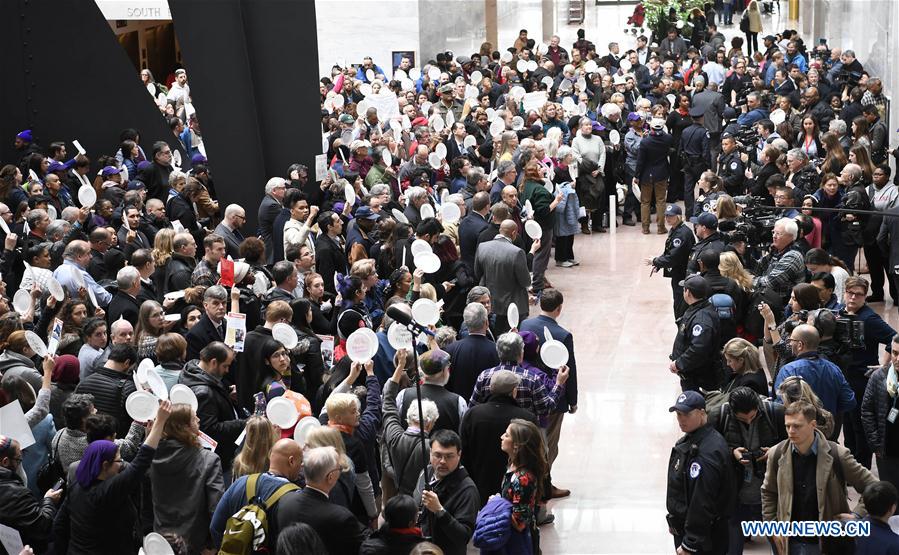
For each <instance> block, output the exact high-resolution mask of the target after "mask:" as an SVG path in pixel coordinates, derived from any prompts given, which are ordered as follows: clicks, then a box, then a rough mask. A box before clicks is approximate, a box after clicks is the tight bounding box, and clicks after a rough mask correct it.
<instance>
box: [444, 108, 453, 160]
mask: <svg viewBox="0 0 899 555" xmlns="http://www.w3.org/2000/svg"><path fill="white" fill-rule="evenodd" d="M454 123H456V114H454V113H453V111H452V110H449V111H447V113H446V124H447V125H452V124H454ZM444 157H445V155H444Z"/></svg>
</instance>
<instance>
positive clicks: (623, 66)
mask: <svg viewBox="0 0 899 555" xmlns="http://www.w3.org/2000/svg"><path fill="white" fill-rule="evenodd" d="M618 67H620V68H621V71H622V72H624V73H627V72H628V71H630V70H631V63H630V62H629V61H628V60H620V61H619V62H618Z"/></svg>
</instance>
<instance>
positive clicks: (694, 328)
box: [693, 324, 702, 337]
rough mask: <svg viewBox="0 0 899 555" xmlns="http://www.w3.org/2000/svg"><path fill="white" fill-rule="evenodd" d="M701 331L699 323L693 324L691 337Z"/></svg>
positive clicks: (696, 335)
mask: <svg viewBox="0 0 899 555" xmlns="http://www.w3.org/2000/svg"><path fill="white" fill-rule="evenodd" d="M701 333H702V326H701V325H699V324H696V325H695V326H693V337H698V336H699V334H701Z"/></svg>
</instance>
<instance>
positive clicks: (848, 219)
mask: <svg viewBox="0 0 899 555" xmlns="http://www.w3.org/2000/svg"><path fill="white" fill-rule="evenodd" d="M837 180H838V181H839V182H840V185H842V186H843V188H844V189H845V191H846V192H845V193H844V194H843V199H842V200H841V201H840V204H839V205H838V208H845V209H847V210H851V209H855V210H871V209H872V208H873V207H872V206H871V199H870V198H869V197H868V192H867V185H868V184H867V183H865V178H864V174H863V173H862V168H861V166H859V165H858V164H846V165H845V166H843V170H842V171H841V172H840V176H839V177H838V178H837ZM869 218H870V216H867V215H862V214H858V215H856V214H852V213H841V214H840V215H839V220H840V233H839V235H838V236H837V238H835V240H834V241H833V254H834V255H835V256H837V257H839V258H840V259H841V260H843V261H845V262H846V266H847V267H848V268H849V272H850V273H851V272H853V271H854V270H855V256H856V255H857V254H858V249H859V247H861V246H863V245H864V244H865V236H864V233H863V232H864V229H865V226H866V224H867V222H868V219H869Z"/></svg>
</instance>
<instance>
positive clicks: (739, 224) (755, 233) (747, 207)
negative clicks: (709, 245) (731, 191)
mask: <svg viewBox="0 0 899 555" xmlns="http://www.w3.org/2000/svg"><path fill="white" fill-rule="evenodd" d="M734 202H735V203H737V204H739V205H740V206H741V207H742V211H741V213H740V216H739V217H738V218H737V219H736V220H733V222H732V225H731V226H724V225H719V231H720V232H721V235H722V237H723V238H724V242H725V243H728V244H733V243H737V242H741V241H742V242H745V243H746V246H747V247H749V248H753V249H757V250H759V251H765V250H767V249H768V247H770V246H771V239H772V234H773V232H774V224H775V222H777V219H778V216H777V213H776V211H775V209H774V208H772V207H770V206H765V205H764V202H765V199H764V198H762V197H754V196H751V195H742V196H736V197H734ZM722 224H723V222H722ZM728 228H729V229H728Z"/></svg>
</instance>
